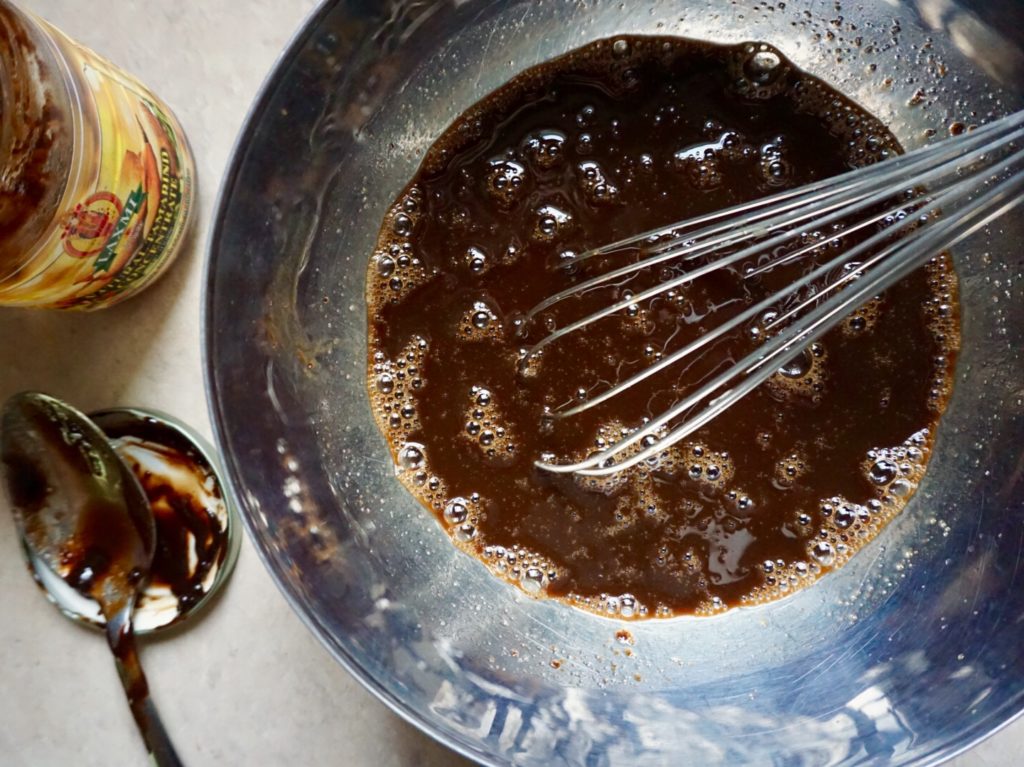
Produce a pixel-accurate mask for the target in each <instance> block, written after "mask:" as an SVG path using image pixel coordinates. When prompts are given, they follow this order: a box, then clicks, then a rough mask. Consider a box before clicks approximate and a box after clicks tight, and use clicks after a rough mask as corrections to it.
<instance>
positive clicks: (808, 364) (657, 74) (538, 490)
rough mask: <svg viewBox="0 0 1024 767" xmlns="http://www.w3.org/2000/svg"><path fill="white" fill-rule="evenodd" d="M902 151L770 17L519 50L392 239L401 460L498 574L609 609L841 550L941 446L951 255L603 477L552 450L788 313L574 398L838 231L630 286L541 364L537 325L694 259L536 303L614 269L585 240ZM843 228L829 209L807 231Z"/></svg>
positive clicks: (379, 412)
mask: <svg viewBox="0 0 1024 767" xmlns="http://www.w3.org/2000/svg"><path fill="white" fill-rule="evenodd" d="M899 151H900V147H899V145H898V143H897V141H896V139H895V138H894V137H893V136H892V134H891V133H889V132H888V131H887V130H886V128H885V126H883V125H882V124H881V123H880V122H879V121H878V120H876V119H875V118H873V117H872V116H871V115H869V114H868V113H866V112H865V111H864V110H863V109H862V108H860V107H859V106H858V105H856V104H854V103H853V102H851V101H849V100H848V99H846V98H844V97H843V96H842V95H840V94H839V93H837V92H836V91H834V90H832V89H831V88H830V87H829V86H827V85H825V84H824V83H822V82H821V81H820V80H817V79H816V78H813V77H811V76H809V75H807V74H805V73H803V72H800V71H799V70H797V69H796V68H795V67H793V66H792V65H791V64H790V63H789V62H788V61H787V60H786V59H785V58H784V57H783V56H782V55H781V54H779V53H778V52H777V51H775V50H774V49H772V48H771V47H770V46H767V45H763V44H755V45H741V46H734V47H720V46H712V45H708V44H702V43H696V42H692V41H685V40H680V39H675V38H633V37H631V38H619V39H616V40H614V41H613V40H605V41H600V42H597V43H594V44H592V45H590V46H588V47H586V48H583V49H580V50H578V51H575V52H573V53H570V54H568V55H566V56H564V57H562V58H560V59H557V60H554V61H551V62H549V63H547V64H545V65H543V66H540V67H537V68H534V69H531V70H528V71H527V72H524V73H523V74H521V75H519V76H517V77H516V78H515V79H514V80H512V81H511V82H510V83H509V84H508V85H506V86H505V87H503V88H502V89H500V90H499V91H497V92H495V93H494V94H492V95H491V96H489V97H487V98H486V99H485V100H484V101H482V102H480V103H479V104H477V105H476V106H474V107H472V108H471V109H470V110H468V111H467V112H466V113H465V114H464V115H462V117H460V118H459V120H458V121H457V122H456V123H455V124H454V125H452V126H451V127H450V128H449V129H448V130H447V131H446V132H445V134H444V135H443V136H442V137H441V139H440V140H439V141H438V142H437V143H436V144H435V145H434V146H433V147H432V148H431V149H430V151H429V152H428V154H427V156H426V158H425V160H424V162H423V164H422V166H421V168H420V171H419V172H418V173H417V175H416V176H415V178H414V179H413V180H412V182H410V184H409V185H408V187H407V188H406V189H405V190H404V191H403V192H402V194H401V195H400V196H399V197H398V199H397V200H396V201H395V203H394V205H393V206H392V208H391V209H390V211H389V212H388V214H387V216H386V218H385V221H384V225H383V228H382V230H381V234H380V239H379V241H378V244H377V249H376V251H375V253H374V254H373V257H372V259H371V262H370V265H369V272H368V302H369V348H370V364H369V388H370V393H371V398H372V402H373V409H374V413H375V416H376V418H377V421H378V423H379V425H380V427H381V429H382V431H383V432H384V433H385V435H386V436H387V438H388V441H389V443H390V445H391V448H392V450H393V453H394V456H395V460H396V463H397V465H398V470H399V478H400V479H401V481H402V482H403V483H404V484H405V485H406V486H407V487H408V488H409V489H410V490H411V491H412V492H413V493H414V494H415V495H416V496H417V497H418V498H419V499H420V500H421V501H422V502H423V503H424V504H425V505H426V506H428V507H429V508H430V509H431V510H432V511H433V512H434V513H435V514H436V515H437V517H438V519H439V520H440V521H441V522H442V523H443V524H444V525H445V526H446V528H447V529H448V530H449V531H450V533H451V535H452V537H453V539H454V540H455V541H456V542H457V543H458V544H459V545H460V546H462V547H464V548H465V549H466V550H468V551H470V552H472V553H474V554H476V555H477V556H479V557H480V558H481V559H482V560H483V561H484V562H485V563H486V564H487V565H488V567H490V568H491V569H492V571H493V572H495V573H496V574H498V575H500V576H502V577H505V578H507V579H508V580H510V581H512V582H513V583H516V584H517V585H519V586H520V587H521V588H523V589H524V590H525V591H527V592H529V593H533V594H544V595H547V596H551V597H557V598H562V599H566V600H568V601H570V602H571V603H573V604H576V605H578V606H581V607H584V608H586V609H590V610H595V611H598V612H602V613H605V614H613V615H618V616H621V617H641V616H653V615H662V616H665V615H672V614H678V613H694V612H695V613H699V614H709V613H714V612H718V611H720V610H723V609H726V608H728V607H732V606H736V605H741V604H753V603H757V602H761V601H767V600H771V599H775V598H778V597H780V596H783V595H785V594H787V593H790V592H791V591H793V590H795V589H797V588H799V587H802V586H804V585H806V584H808V583H811V582H813V581H814V580H815V579H816V578H817V577H818V576H819V575H821V574H823V573H825V572H827V571H829V570H831V569H834V568H836V567H838V566H840V565H841V564H842V563H843V562H845V561H846V560H847V559H848V558H849V557H850V556H852V555H853V554H854V553H856V551H857V550H858V549H859V548H861V547H862V546H863V545H864V544H865V543H866V542H867V541H869V540H871V539H872V538H873V537H874V536H875V535H876V534H877V533H878V532H879V530H880V529H881V528H882V527H883V526H884V525H885V524H886V523H887V522H888V521H889V520H890V519H891V518H892V517H893V516H894V515H895V514H897V513H898V512H899V511H900V510H901V509H902V508H903V507H904V506H905V504H906V502H907V500H908V499H909V497H910V496H911V495H912V494H913V492H914V490H915V489H916V487H917V483H918V482H919V481H920V479H921V476H922V475H923V472H924V470H925V466H926V464H927V462H928V457H929V455H930V449H931V445H932V440H933V435H934V431H935V427H936V424H937V421H938V418H939V415H940V413H941V412H942V409H943V408H944V406H945V402H946V399H947V397H948V393H949V388H950V381H951V371H952V366H953V362H954V357H955V353H956V350H957V348H958V344H959V320H958V301H957V292H956V289H957V286H956V279H955V276H954V274H953V272H952V269H951V267H950V265H949V263H948V260H947V259H946V258H945V257H940V258H937V259H935V260H934V261H933V262H932V263H931V264H930V265H929V266H928V267H927V268H925V269H922V270H920V271H918V272H917V273H915V274H913V275H911V276H910V277H908V278H907V279H905V280H904V281H903V282H902V283H900V284H899V285H897V286H896V287H894V288H892V289H891V290H889V291H888V292H887V293H886V294H885V295H884V296H880V297H878V298H876V299H874V300H873V301H871V302H870V303H869V304H868V305H867V306H865V307H864V308H863V309H862V310H860V311H858V312H857V313H856V314H854V315H853V316H852V317H850V318H849V319H848V320H846V322H845V323H844V324H843V326H841V327H839V328H836V329H835V330H833V331H832V332H830V333H829V334H827V335H826V336H824V337H823V338H822V339H821V340H820V341H819V342H817V343H815V344H812V345H811V346H809V347H808V348H807V349H806V350H805V352H804V353H803V355H802V356H801V357H799V358H798V359H797V360H796V361H795V362H793V363H791V364H789V365H787V366H785V367H784V368H783V369H781V370H780V371H779V372H778V373H777V374H776V375H775V376H774V377H773V378H772V379H771V380H770V381H769V382H768V383H767V384H766V385H764V386H761V387H760V388H759V389H757V390H756V391H755V392H753V393H752V394H750V395H749V396H747V397H746V398H745V399H744V400H743V401H742V402H740V403H739V404H738V405H737V406H735V407H733V408H732V409H730V410H729V411H727V412H726V413H725V414H724V415H722V416H720V417H718V418H717V419H715V420H714V421H713V422H711V423H710V424H709V425H707V426H705V427H704V428H703V429H701V430H700V431H698V432H696V433H694V434H693V435H692V436H691V437H690V438H689V439H688V440H686V441H685V442H684V443H681V444H679V445H677V446H676V447H674V448H671V449H669V450H666V451H665V452H664V453H663V454H662V455H661V456H660V457H659V458H658V459H657V460H656V461H654V462H653V463H652V464H651V465H642V466H640V467H637V468H635V469H632V470H630V471H628V472H624V473H622V474H620V475H617V476H615V477H612V478H609V479H604V480H597V479H581V478H578V477H573V476H566V475H553V474H549V473H545V472H543V471H540V470H538V469H537V468H536V467H535V466H534V462H535V461H536V460H537V459H538V458H541V457H542V456H545V457H547V458H548V459H553V460H560V461H570V460H579V459H582V458H583V457H585V456H587V455H589V454H591V453H593V452H594V451H595V450H597V449H599V448H600V447H602V446H605V445H608V444H611V443H612V442H614V441H616V440H617V439H618V438H619V437H620V436H621V435H622V434H623V432H624V431H629V430H632V429H636V428H637V427H638V426H639V425H640V424H642V423H643V419H645V418H651V417H653V416H656V415H658V414H660V413H662V412H664V411H665V410H666V409H667V408H668V407H670V406H671V405H672V404H673V403H674V402H675V401H677V399H678V398H679V396H680V392H681V391H682V390H685V385H684V383H685V381H689V382H691V383H692V382H693V381H699V380H701V379H702V378H704V377H706V376H707V375H710V374H711V373H712V372H715V371H718V370H720V369H722V366H723V365H725V364H728V363H729V362H731V361H732V360H735V359H738V358H739V357H741V356H743V355H744V354H746V353H747V352H748V351H749V350H751V349H753V348H755V346H756V345H757V344H758V343H761V342H762V341H763V339H764V336H765V332H764V329H765V325H766V323H767V322H768V321H769V320H770V319H771V317H762V318H761V320H759V322H758V323H755V324H753V325H751V326H748V327H745V328H743V332H742V333H738V334H737V335H735V336H732V337H729V338H727V339H726V340H725V341H724V342H722V343H719V344H717V345H715V346H712V347H711V348H710V349H709V350H708V352H707V353H706V354H705V355H704V356H703V357H701V358H699V359H698V360H697V361H696V362H694V363H693V364H692V365H690V366H687V367H686V368H685V369H678V368H672V369H670V370H669V371H666V372H665V373H662V374H659V375H657V376H654V377H652V378H651V379H649V380H648V381H647V382H645V384H644V385H642V386H639V387H636V388H635V389H633V390H630V391H629V392H628V393H627V394H625V395H623V396H621V397H617V398H615V399H613V400H611V401H609V402H607V403H604V404H602V405H600V406H597V407H595V408H594V409H592V410H590V411H587V412H585V413H582V414H580V415H578V416H574V417H572V418H567V419H564V420H560V419H557V418H553V417H552V415H553V414H554V413H557V412H558V411H560V410H564V409H565V408H566V407H567V405H569V404H571V403H574V402H577V401H580V400H581V399H586V398H587V397H593V396H595V395H596V394H598V393H600V392H601V391H603V390H604V389H606V388H607V387H608V386H609V385H610V384H611V383H613V382H615V381H621V380H623V379H625V378H627V377H628V376H629V375H631V374H632V373H635V372H637V371H639V370H641V369H643V368H645V367H647V366H649V365H650V364H651V363H652V362H653V361H656V360H657V359H659V358H660V357H661V356H662V355H665V354H668V353H670V352H671V351H673V350H675V349H677V348H680V347H681V346H682V345H683V344H685V343H687V342H689V341H692V340H693V339H695V338H697V337H699V336H700V335H701V334H702V333H704V332H706V330H707V329H708V328H710V327H713V326H715V325H717V324H718V323H720V322H722V321H724V320H725V319H727V318H728V317H729V316H731V315H734V314H736V313H737V312H738V311H741V310H742V309H743V308H745V307H746V306H749V305H750V304H751V303H753V302H755V301H757V300H760V299H761V298H763V297H764V296H766V295H768V294H770V293H771V292H774V291H775V290H777V289H778V288H779V287H781V286H782V285H784V284H787V283H788V282H789V281H791V280H792V279H793V278H794V277H795V276H796V275H797V274H799V273H801V271H802V270H809V269H811V268H813V266H814V265H816V264H817V263H818V262H819V261H818V259H819V258H824V257H825V256H826V255H828V254H829V253H830V252H831V251H830V248H829V247H827V246H823V247H822V249H821V250H822V251H823V252H822V253H820V254H816V258H815V259H811V260H809V261H802V262H800V264H799V265H797V266H793V267H790V268H787V269H778V270H775V271H772V272H769V273H767V274H765V275H763V276H762V277H760V278H757V279H744V278H743V277H742V273H743V266H751V264H746V265H741V267H740V268H738V269H736V270H734V271H720V272H716V273H714V274H713V275H711V276H709V277H707V278H702V279H701V280H699V281H697V282H695V283H692V284H691V285H689V286H688V287H686V288H683V289H680V290H678V291H675V292H673V293H670V294H667V295H663V296H660V297H658V298H657V299H654V300H652V301H650V302H648V303H647V304H645V305H635V306H632V307H630V308H629V309H628V310H626V311H622V312H620V313H618V314H616V315H613V316H611V317H608V318H606V319H604V320H602V321H601V322H600V323H598V324H596V325H594V326H593V327H591V328H589V329H588V330H587V331H585V332H580V333H575V334H572V335H570V336H568V337H566V338H565V339H563V340H562V341H559V342H558V343H557V344H555V345H553V346H552V347H549V348H548V349H547V350H545V352H544V354H543V355H542V356H541V357H540V358H539V360H537V361H536V363H535V364H532V365H530V366H529V368H528V369H527V370H526V371H525V373H524V372H523V371H521V370H520V366H519V360H520V354H521V350H522V349H523V348H525V347H529V346H530V345H532V344H534V343H536V342H537V341H538V340H539V339H540V338H542V337H544V336H545V335H546V334H547V333H548V332H549V331H550V330H551V329H553V328H557V327H564V326H565V325H567V324H568V323H569V322H570V321H572V320H573V319H577V318H579V317H582V316H584V315H586V314H589V313H590V312H591V311H594V310H595V309H597V308H599V307H602V306H607V305H609V304H611V303H613V302H615V301H619V300H623V299H628V298H629V297H631V296H632V295H635V294H637V293H639V292H640V291H641V290H643V289H644V288H646V287H650V286H651V285H653V284H655V283H657V282H659V281H661V280H665V279H667V278H670V277H671V276H673V275H674V274H676V273H677V272H676V271H674V270H677V269H679V268H680V265H679V264H677V263H670V264H666V265H665V267H664V269H662V270H660V271H659V270H648V271H646V272H643V273H640V274H639V275H637V276H636V277H634V278H633V279H632V280H629V281H625V282H621V283H619V284H616V285H613V286H610V287H608V288H606V289H602V290H596V291H593V292H592V293H587V294H586V295H583V296H579V297H577V298H575V299H572V300H569V301H567V302H565V303H563V304H561V305H559V306H558V307H556V308H555V309H554V310H552V311H550V312H546V313H544V314H542V315H541V316H539V317H538V318H536V320H535V321H534V322H533V323H532V324H531V325H529V326H524V325H523V323H522V317H523V314H524V313H525V312H526V311H527V310H529V309H530V308H532V307H533V306H535V305H536V304H537V303H538V302H540V301H541V300H542V299H544V298H546V297H548V296H551V295H553V294H555V293H557V292H558V291H560V290H563V289H566V288H568V287H570V286H572V285H574V284H578V283H579V282H581V281H582V280H584V279H587V278H588V277H590V276H593V275H595V274H599V273H604V272H606V271H608V270H609V269H610V268H611V265H612V261H611V260H609V259H598V260H594V261H587V262H585V263H582V264H581V263H576V262H575V258H576V256H577V254H579V253H581V252H583V251H585V250H586V249H588V248H591V247H595V246H598V245H603V244H607V243H610V242H614V241H616V240H618V239H620V238H622V237H626V236H630V235H633V234H636V233H638V232H642V231H645V230H647V229H651V228H653V227H657V226H663V225H666V224H670V223H672V222H674V221H678V220H681V219H685V218H688V217H692V216H695V215H700V214H703V213H707V212H711V211H714V210H718V209H721V208H723V207H725V206H728V205H732V204H736V203H739V202H742V201H746V200H751V199H755V198H758V197H761V196H764V195H767V194H771V193H773V192H776V191H779V190H782V189H786V188H791V187H794V186H797V185H800V184H803V183H807V182H811V181H814V180H817V179H821V178H825V177H828V176H832V175H835V174H838V173H841V172H843V171H845V170H848V169H850V168H852V167H856V166H860V165H864V164H868V163H872V162H876V161H878V160H881V159H884V158H885V157H887V156H889V155H891V154H893V153H896V152H899ZM880 226H884V223H883V224H880ZM839 229H842V227H839ZM832 233H833V230H829V231H825V232H823V231H808V232H807V233H806V236H805V238H804V241H803V243H802V244H807V243H812V242H814V241H815V240H821V239H824V238H826V237H828V236H829V235H831V234H832ZM871 233H872V232H869V231H859V232H849V233H847V234H844V235H843V239H842V243H843V244H845V245H852V244H854V243H855V242H857V241H859V240H858V238H863V237H865V236H868V235H869V234H871ZM628 257H629V256H627V258H628ZM617 263H621V262H616V264H617ZM785 308H786V307H779V311H784V310H785Z"/></svg>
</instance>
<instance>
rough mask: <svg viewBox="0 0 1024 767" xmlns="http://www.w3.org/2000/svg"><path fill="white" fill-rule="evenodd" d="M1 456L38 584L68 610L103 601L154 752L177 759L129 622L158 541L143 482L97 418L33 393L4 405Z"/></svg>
mask: <svg viewBox="0 0 1024 767" xmlns="http://www.w3.org/2000/svg"><path fill="white" fill-rule="evenodd" d="M0 462H2V464H3V469H4V476H5V479H6V483H7V489H8V494H9V496H10V499H11V506H12V510H13V513H14V517H15V522H16V525H17V529H18V532H19V535H20V537H21V542H22V545H23V546H24V547H25V549H26V551H27V553H28V559H29V562H30V563H31V566H32V568H33V570H35V572H36V574H37V576H38V578H39V581H40V583H41V584H43V586H44V587H45V588H47V590H48V591H49V592H50V594H51V595H52V597H53V599H54V601H55V602H56V603H57V604H58V606H59V607H60V608H61V610H62V611H64V612H65V613H66V614H68V615H70V616H71V617H76V616H77V615H78V614H79V611H80V610H81V609H82V605H83V604H84V603H87V602H88V601H90V600H91V601H94V602H96V603H98V604H99V608H100V612H101V613H102V615H103V617H104V619H105V622H106V623H105V628H106V633H107V643H108V644H109V645H110V649H111V651H112V652H113V654H114V658H115V660H116V663H117V669H118V673H119V676H120V677H121V682H122V684H123V686H124V689H125V692H126V694H127V696H128V703H129V705H130V707H131V710H132V714H133V716H134V718H135V722H136V724H137V725H138V727H139V731H140V733H141V734H142V737H143V740H145V742H146V746H147V748H148V749H149V752H150V754H151V756H152V757H153V759H154V761H155V762H156V763H157V764H158V765H161V766H162V767H174V765H180V764H181V762H180V760H179V759H178V757H177V754H176V753H175V751H174V747H173V746H172V744H171V741H170V739H169V737H168V736H167V733H166V731H165V730H164V727H163V724H162V723H161V721H160V718H159V716H158V714H157V712H156V708H155V706H154V705H153V702H152V700H151V699H150V697H149V689H148V685H147V682H146V677H145V675H144V674H143V671H142V666H141V665H140V663H139V658H138V653H137V650H136V647H135V638H134V632H133V628H132V613H133V611H134V608H135V601H136V599H137V598H138V594H139V591H140V590H141V588H142V587H143V586H144V584H145V582H146V579H147V578H148V576H149V569H150V565H151V563H152V561H153V555H154V552H155V547H156V531H155V524H154V519H153V513H152V510H151V509H150V507H149V503H148V501H147V499H146V496H145V494H144V493H143V491H142V488H141V487H140V486H139V484H138V482H137V481H136V480H135V478H134V477H133V476H132V475H131V472H130V471H129V470H128V469H127V467H126V466H125V465H124V463H123V462H122V461H121V460H120V458H118V456H117V454H116V453H115V452H114V449H113V448H112V447H111V446H110V444H109V442H108V441H107V439H106V437H105V436H104V435H103V432H101V431H100V430H99V428H97V427H96V425H95V424H93V423H92V422H91V421H90V420H89V419H88V418H87V417H86V416H84V415H83V414H82V413H80V412H78V411H77V410H75V409H74V408H72V407H70V406H68V405H66V404H65V403H63V402H61V401H60V400H57V399H54V398H53V397H49V396H47V395H45V394H39V393H35V392H26V393H22V394H18V395H15V396H14V397H12V398H11V399H9V400H8V401H7V402H6V403H5V404H4V407H3V410H2V413H0ZM58 583H59V584H61V585H60V586H59V587H58ZM72 595H74V597H75V598H74V599H72Z"/></svg>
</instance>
